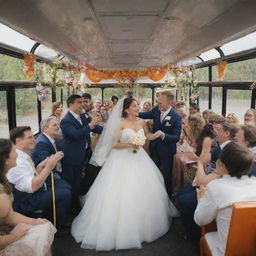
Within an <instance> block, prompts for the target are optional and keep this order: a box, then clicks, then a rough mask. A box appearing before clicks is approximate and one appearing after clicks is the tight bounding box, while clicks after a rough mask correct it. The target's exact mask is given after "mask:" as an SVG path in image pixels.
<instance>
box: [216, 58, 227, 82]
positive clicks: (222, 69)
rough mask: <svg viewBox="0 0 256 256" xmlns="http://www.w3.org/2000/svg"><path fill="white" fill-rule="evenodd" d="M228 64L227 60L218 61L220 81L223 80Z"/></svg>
mask: <svg viewBox="0 0 256 256" xmlns="http://www.w3.org/2000/svg"><path fill="white" fill-rule="evenodd" d="M227 65H228V63H227V62H226V61H219V62H217V75H218V78H217V79H218V81H222V80H223V78H224V76H225V74H226V71H227Z"/></svg>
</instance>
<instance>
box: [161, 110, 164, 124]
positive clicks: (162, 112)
mask: <svg viewBox="0 0 256 256" xmlns="http://www.w3.org/2000/svg"><path fill="white" fill-rule="evenodd" d="M164 114H165V112H164V111H161V115H160V121H161V123H162V122H163V120H164Z"/></svg>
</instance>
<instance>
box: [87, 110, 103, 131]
mask: <svg viewBox="0 0 256 256" xmlns="http://www.w3.org/2000/svg"><path fill="white" fill-rule="evenodd" d="M101 119H102V118H101V114H99V113H97V114H96V115H95V116H94V117H93V118H92V120H91V122H90V123H89V126H90V127H91V128H94V126H95V125H96V124H97V123H98V122H99V121H101Z"/></svg>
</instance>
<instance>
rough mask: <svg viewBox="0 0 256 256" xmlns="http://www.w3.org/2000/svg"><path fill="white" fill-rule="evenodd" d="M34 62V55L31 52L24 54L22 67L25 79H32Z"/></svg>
mask: <svg viewBox="0 0 256 256" xmlns="http://www.w3.org/2000/svg"><path fill="white" fill-rule="evenodd" d="M35 63H36V56H35V55H34V54H32V53H28V54H25V55H24V68H23V71H24V73H25V74H26V77H27V79H29V80H32V78H33V76H34V72H35V69H34V65H35Z"/></svg>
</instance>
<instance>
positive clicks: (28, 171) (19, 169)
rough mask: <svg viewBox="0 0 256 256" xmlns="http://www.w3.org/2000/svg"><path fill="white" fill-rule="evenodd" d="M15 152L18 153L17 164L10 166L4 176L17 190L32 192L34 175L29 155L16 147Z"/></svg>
mask: <svg viewBox="0 0 256 256" xmlns="http://www.w3.org/2000/svg"><path fill="white" fill-rule="evenodd" d="M16 152H17V154H18V157H17V161H16V162H17V166H16V167H13V168H11V169H10V170H9V171H8V173H7V175H6V177H7V179H8V181H9V182H10V183H12V184H14V185H15V188H16V189H17V190H19V191H21V192H27V193H33V190H32V179H33V177H34V176H35V169H34V168H33V166H32V165H31V163H30V160H29V158H30V156H29V155H28V154H27V153H25V152H23V151H21V150H19V149H16ZM30 159H31V158H30Z"/></svg>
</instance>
